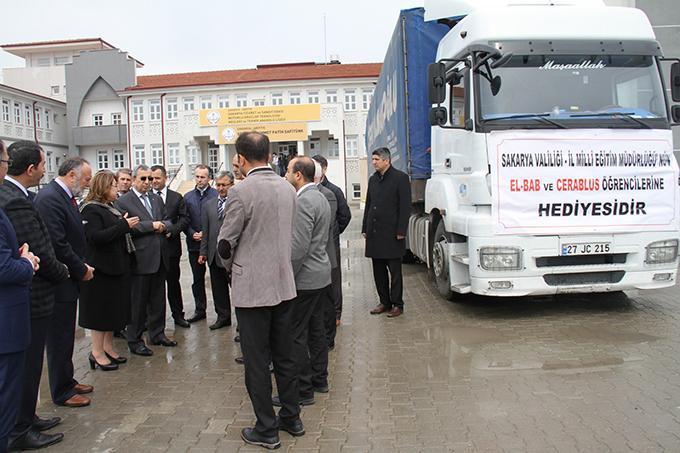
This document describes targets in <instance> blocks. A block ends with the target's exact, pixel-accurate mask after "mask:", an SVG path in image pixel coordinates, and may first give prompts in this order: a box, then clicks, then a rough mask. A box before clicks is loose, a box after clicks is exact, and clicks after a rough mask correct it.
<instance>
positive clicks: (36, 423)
mask: <svg viewBox="0 0 680 453" xmlns="http://www.w3.org/2000/svg"><path fill="white" fill-rule="evenodd" d="M59 423H61V417H52V418H40V417H38V416H37V415H36V416H35V417H34V418H33V423H31V429H33V430H35V431H47V430H48V429H52V428H54V427H55V426H57V425H58V424H59Z"/></svg>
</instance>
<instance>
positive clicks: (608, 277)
mask: <svg viewBox="0 0 680 453" xmlns="http://www.w3.org/2000/svg"><path fill="white" fill-rule="evenodd" d="M625 274H626V272H625V271H608V272H579V273H576V274H548V275H544V276H543V280H544V281H545V283H546V284H547V285H549V286H570V285H591V284H598V283H618V282H620V281H621V279H622V278H623V276H624V275H625Z"/></svg>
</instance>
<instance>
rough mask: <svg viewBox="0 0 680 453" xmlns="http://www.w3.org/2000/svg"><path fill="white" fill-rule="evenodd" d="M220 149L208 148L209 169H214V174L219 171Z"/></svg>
mask: <svg viewBox="0 0 680 453" xmlns="http://www.w3.org/2000/svg"><path fill="white" fill-rule="evenodd" d="M219 156H220V149H219V148H208V167H210V168H212V170H213V172H215V171H217V163H218V161H219Z"/></svg>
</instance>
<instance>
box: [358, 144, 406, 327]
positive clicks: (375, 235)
mask: <svg viewBox="0 0 680 453" xmlns="http://www.w3.org/2000/svg"><path fill="white" fill-rule="evenodd" d="M371 160H372V162H373V168H375V173H374V174H373V175H372V176H371V177H370V178H369V180H368V191H367V192H366V208H365V209H364V221H363V223H362V226H361V233H362V234H363V236H364V238H366V256H367V257H368V258H372V260H373V279H374V280H375V287H376V289H377V290H378V297H379V298H380V304H379V305H378V306H377V307H375V308H374V309H373V310H371V314H372V315H379V314H381V313H385V312H387V316H388V317H390V318H395V317H397V316H401V314H402V313H403V312H404V299H403V293H404V284H403V279H402V274H401V259H402V257H403V256H404V253H406V230H407V228H408V218H409V215H410V213H411V183H410V182H409V178H408V175H407V174H406V173H404V172H402V171H399V170H397V169H396V168H394V167H392V159H391V155H390V150H389V149H387V148H378V149H376V150H375V151H373V153H372V154H371Z"/></svg>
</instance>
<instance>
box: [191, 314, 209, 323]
mask: <svg viewBox="0 0 680 453" xmlns="http://www.w3.org/2000/svg"><path fill="white" fill-rule="evenodd" d="M201 319H205V313H194V316H192V317H191V318H189V319H187V322H196V321H200V320H201Z"/></svg>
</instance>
